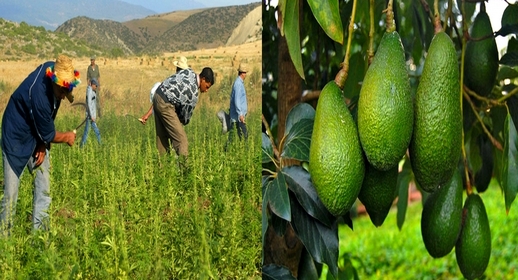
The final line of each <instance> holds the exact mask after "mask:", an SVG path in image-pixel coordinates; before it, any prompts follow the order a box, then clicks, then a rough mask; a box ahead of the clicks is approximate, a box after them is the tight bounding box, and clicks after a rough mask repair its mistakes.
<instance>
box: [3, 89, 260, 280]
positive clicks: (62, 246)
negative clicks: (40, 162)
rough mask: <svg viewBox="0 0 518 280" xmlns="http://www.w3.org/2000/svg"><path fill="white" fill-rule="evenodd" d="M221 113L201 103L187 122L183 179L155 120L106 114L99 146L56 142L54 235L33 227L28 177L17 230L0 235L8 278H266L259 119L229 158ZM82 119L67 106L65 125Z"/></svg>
mask: <svg viewBox="0 0 518 280" xmlns="http://www.w3.org/2000/svg"><path fill="white" fill-rule="evenodd" d="M147 100H148V96H146V98H145V99H143V100H142V99H141V102H142V103H144V104H145V106H144V105H143V106H142V107H143V108H146V107H147V108H148V107H149V101H147ZM108 102H109V100H108ZM107 108H110V106H107ZM147 108H146V109H147ZM216 110H217V108H216V107H214V108H213V107H209V106H199V107H197V108H196V111H195V112H194V115H193V119H192V120H191V123H190V124H189V125H187V126H186V127H185V129H186V132H187V135H188V139H189V165H190V171H191V172H190V173H188V174H187V175H182V174H181V173H180V171H179V169H178V162H177V159H176V157H174V156H164V157H160V156H158V153H157V149H156V147H155V136H154V120H153V118H150V120H149V121H148V124H147V125H146V126H142V125H141V124H140V123H139V122H138V121H137V120H136V119H135V118H134V117H133V116H129V115H116V114H114V113H113V111H110V110H108V112H105V113H104V114H103V117H102V118H101V119H99V121H98V126H99V129H100V131H101V137H102V141H103V145H102V146H99V145H98V144H97V141H96V139H95V135H94V133H93V132H90V135H89V138H88V142H87V144H86V145H85V147H84V148H82V149H80V148H79V147H78V145H74V146H73V147H68V146H67V145H65V144H54V145H53V146H52V149H51V165H52V170H51V197H52V204H51V207H50V209H49V212H50V216H51V229H50V231H46V232H40V231H38V232H31V227H32V224H31V219H30V216H31V212H32V188H33V185H32V178H31V175H30V173H29V172H28V171H25V172H24V174H23V175H22V181H21V186H20V194H19V199H18V205H17V213H16V217H15V227H14V228H13V234H12V236H11V237H9V238H4V239H0V271H1V273H0V279H63V278H70V279H79V278H83V279H115V278H120V279H207V278H213V279H220V278H221V279H244V278H245V279H258V278H259V277H260V272H259V271H260V263H261V239H260V232H261V209H260V207H261V191H260V190H261V188H260V186H261V185H260V183H261V182H260V172H261V163H260V159H259V156H260V145H261V143H260V137H255V136H256V135H257V136H258V135H260V134H259V129H260V123H259V122H260V118H259V113H258V112H254V111H252V112H251V114H250V116H249V118H248V129H249V135H250V138H249V141H248V142H247V146H246V147H245V144H244V143H243V142H238V141H236V142H235V143H234V144H235V145H233V146H232V147H231V149H230V151H228V152H226V153H225V152H224V151H223V146H224V144H225V143H226V141H227V137H228V135H227V134H225V135H222V134H221V126H220V123H219V121H218V120H217V118H216V115H215V111H216ZM141 112H144V110H142V111H141ZM82 117H83V115H82V114H78V113H76V112H73V111H72V110H70V111H66V110H65V111H63V112H61V111H60V113H59V114H58V117H57V118H56V126H57V129H58V130H60V131H66V130H71V129H72V128H73V127H74V126H75V125H76V124H78V123H80V122H81V118H82ZM81 135H82V128H81V129H80V130H79V131H78V136H77V138H76V144H78V143H79V141H80V139H81V138H80V137H81ZM1 195H2V192H0V196H1Z"/></svg>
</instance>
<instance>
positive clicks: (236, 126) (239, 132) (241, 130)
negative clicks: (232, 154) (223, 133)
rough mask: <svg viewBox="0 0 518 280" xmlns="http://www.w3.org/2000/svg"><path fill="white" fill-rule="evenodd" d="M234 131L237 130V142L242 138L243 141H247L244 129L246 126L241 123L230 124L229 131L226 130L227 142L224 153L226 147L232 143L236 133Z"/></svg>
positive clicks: (246, 133)
mask: <svg viewBox="0 0 518 280" xmlns="http://www.w3.org/2000/svg"><path fill="white" fill-rule="evenodd" d="M235 129H236V130H237V136H239V140H241V139H243V138H244V139H245V140H247V139H248V131H247V129H246V124H245V123H242V122H232V124H231V125H230V129H229V130H228V141H227V144H226V145H225V151H226V150H227V148H228V145H230V143H232V141H233V138H234V134H235V133H236V131H234V130H235Z"/></svg>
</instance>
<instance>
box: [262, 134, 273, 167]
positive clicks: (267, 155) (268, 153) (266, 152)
mask: <svg viewBox="0 0 518 280" xmlns="http://www.w3.org/2000/svg"><path fill="white" fill-rule="evenodd" d="M261 151H262V155H263V163H268V162H272V161H273V159H274V153H273V146H272V143H271V142H270V138H269V137H268V135H266V134H265V133H263V142H262V143H261Z"/></svg>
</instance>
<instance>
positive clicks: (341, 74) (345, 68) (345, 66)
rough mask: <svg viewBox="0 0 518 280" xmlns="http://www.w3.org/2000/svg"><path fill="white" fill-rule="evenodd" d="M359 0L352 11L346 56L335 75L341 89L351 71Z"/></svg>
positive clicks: (354, 2)
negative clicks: (350, 65) (352, 46)
mask: <svg viewBox="0 0 518 280" xmlns="http://www.w3.org/2000/svg"><path fill="white" fill-rule="evenodd" d="M356 2H357V0H354V1H353V10H352V13H351V19H350V21H349V29H348V31H347V35H348V36H347V48H346V50H345V58H344V62H343V63H342V68H341V69H340V71H338V74H336V76H335V83H336V84H337V85H338V87H339V88H340V89H343V88H344V86H345V81H346V80H347V76H348V73H349V56H350V55H351V42H352V39H353V33H354V17H355V16H356V4H357V3H356Z"/></svg>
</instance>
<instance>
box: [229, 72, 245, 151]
mask: <svg viewBox="0 0 518 280" xmlns="http://www.w3.org/2000/svg"><path fill="white" fill-rule="evenodd" d="M247 72H248V65H246V64H245V63H240V64H239V68H238V69H237V73H238V75H237V78H236V80H235V81H234V84H233V85H232V93H231V95H230V123H231V124H230V129H229V134H228V142H227V145H226V146H228V144H229V143H230V142H232V137H233V134H234V133H233V131H232V130H233V129H234V127H235V128H236V129H237V135H238V136H239V139H241V138H242V137H244V138H245V140H246V139H247V138H248V132H247V129H246V120H245V118H246V114H247V111H248V106H247V102H246V90H245V78H246V73H247ZM226 148H227V147H225V150H226Z"/></svg>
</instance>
